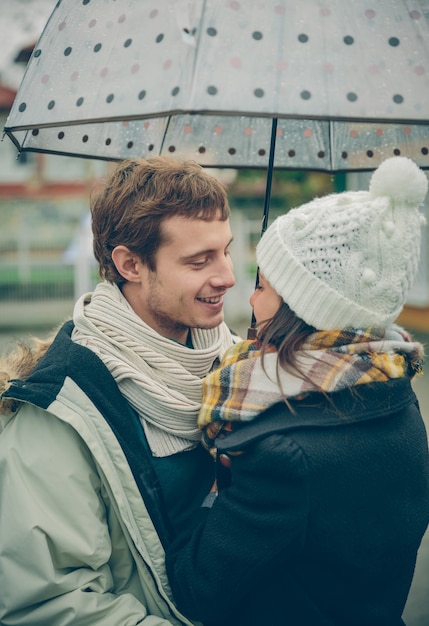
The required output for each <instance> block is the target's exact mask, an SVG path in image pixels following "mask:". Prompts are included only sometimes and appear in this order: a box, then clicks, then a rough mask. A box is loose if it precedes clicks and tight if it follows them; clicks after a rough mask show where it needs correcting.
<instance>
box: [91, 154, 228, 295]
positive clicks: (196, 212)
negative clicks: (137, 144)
mask: <svg viewBox="0 0 429 626" xmlns="http://www.w3.org/2000/svg"><path fill="white" fill-rule="evenodd" d="M176 215H178V216H182V217H185V218H190V219H201V220H204V221H211V220H214V219H220V220H226V219H228V218H229V216H230V208H229V204H228V199H227V195H226V190H225V188H224V186H223V185H222V183H220V182H219V181H218V180H216V178H214V177H213V176H212V175H211V174H209V173H208V172H206V171H205V170H204V169H203V168H202V167H201V166H200V165H198V164H197V163H195V162H194V161H180V160H176V159H172V158H170V157H154V158H151V159H147V160H146V159H133V160H126V161H122V162H121V163H120V164H119V166H118V167H117V168H116V169H115V171H114V172H113V174H112V175H111V176H110V177H109V178H108V179H107V180H106V182H105V185H104V187H103V189H102V190H101V191H99V192H98V193H93V194H92V197H91V216H92V233H93V237H94V254H95V258H96V259H97V261H98V264H99V273H100V277H101V278H103V279H105V280H107V281H109V282H111V283H117V284H121V283H123V282H124V278H123V277H122V276H121V275H120V274H119V272H118V271H117V269H116V267H115V264H114V263H113V261H112V251H113V249H114V248H115V247H116V246H119V245H123V246H126V247H127V248H129V250H131V252H132V253H133V254H136V255H137V256H138V257H139V258H140V259H141V261H142V262H143V263H145V264H147V266H148V267H149V268H150V269H151V270H152V271H154V270H155V267H156V258H155V257H156V252H157V250H158V248H159V246H160V245H161V244H162V243H164V241H165V240H164V239H163V232H162V223H163V221H164V220H165V219H167V218H169V217H173V216H176Z"/></svg>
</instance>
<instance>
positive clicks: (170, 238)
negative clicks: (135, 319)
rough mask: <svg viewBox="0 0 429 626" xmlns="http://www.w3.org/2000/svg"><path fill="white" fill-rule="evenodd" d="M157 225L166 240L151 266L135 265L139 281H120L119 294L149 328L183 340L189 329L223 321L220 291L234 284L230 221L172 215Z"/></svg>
mask: <svg viewBox="0 0 429 626" xmlns="http://www.w3.org/2000/svg"><path fill="white" fill-rule="evenodd" d="M162 229H163V233H164V235H165V237H166V243H164V244H162V245H161V246H160V248H159V249H158V252H157V254H156V259H155V262H156V270H155V271H154V272H152V271H151V270H150V269H149V268H148V267H147V265H144V264H142V263H141V262H140V263H137V266H136V267H137V268H138V273H139V281H138V282H133V283H127V284H126V285H124V289H123V291H124V296H125V297H126V298H127V300H128V301H129V302H130V304H131V306H132V307H133V309H134V310H135V312H136V313H137V315H139V316H140V317H141V318H142V319H143V321H145V322H146V324H148V325H149V326H151V328H153V329H154V330H156V331H157V332H158V333H160V334H161V335H163V336H164V337H168V338H170V339H175V340H176V341H180V342H181V343H185V342H186V339H187V335H188V330H189V328H206V329H207V328H214V327H216V326H218V325H219V324H220V323H221V322H222V321H223V317H224V315H223V299H224V295H225V293H226V292H227V290H228V289H229V288H230V287H232V286H233V285H234V283H235V279H234V274H233V272H232V262H231V258H230V254H229V246H230V243H231V241H232V235H231V228H230V224H229V220H226V221H221V220H213V221H210V222H206V221H203V220H199V219H186V218H184V217H179V216H174V217H170V218H168V219H167V220H165V221H164V222H163V225H162Z"/></svg>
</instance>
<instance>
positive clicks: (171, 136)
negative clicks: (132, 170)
mask: <svg viewBox="0 0 429 626" xmlns="http://www.w3.org/2000/svg"><path fill="white" fill-rule="evenodd" d="M428 103H429V0H300V1H299V2H297V1H296V0H186V1H184V0H170V1H169V0H61V1H60V2H58V4H57V6H56V7H55V9H54V11H53V13H52V15H51V17H50V19H49V21H48V23H47V25H46V27H45V29H44V31H43V33H42V35H41V37H40V40H39V42H38V44H37V45H36V47H35V49H34V51H33V54H32V57H31V59H30V62H29V64H28V68H27V71H26V74H25V76H24V79H23V82H22V84H21V87H20V89H19V91H18V94H17V97H16V100H15V103H14V105H13V108H12V110H11V112H10V115H9V117H8V120H7V123H6V127H5V132H6V134H7V135H8V136H9V137H10V138H11V139H12V141H13V142H14V143H15V145H16V146H17V148H18V150H19V151H21V152H25V151H38V152H50V153H56V154H65V155H74V156H78V157H90V158H99V159H107V160H119V159H124V158H130V157H136V156H151V155H156V154H175V155H176V156H181V157H186V158H191V159H194V160H196V161H198V162H199V163H201V164H202V165H205V166H216V167H231V168H240V167H254V168H266V167H269V166H270V160H271V165H274V167H275V168H283V169H292V170H314V171H318V170H319V171H328V172H335V171H351V170H372V169H374V168H375V167H377V165H378V164H379V163H380V162H381V161H382V160H384V159H385V158H387V157H389V156H392V155H398V154H401V155H403V156H408V157H410V158H412V159H414V160H415V161H416V162H417V163H418V165H420V166H421V167H422V168H429V104H428Z"/></svg>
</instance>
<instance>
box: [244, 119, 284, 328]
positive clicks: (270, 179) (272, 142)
mask: <svg viewBox="0 0 429 626" xmlns="http://www.w3.org/2000/svg"><path fill="white" fill-rule="evenodd" d="M276 137H277V117H273V121H272V124H271V139H270V154H269V158H268V170H267V184H266V186H265V199H264V214H263V217H262V228H261V237H262V235H263V234H264V232H265V231H266V230H267V227H268V214H269V212H270V199H271V186H272V182H273V171H274V154H275V151H276ZM258 285H259V272H258V271H257V272H256V282H255V289H256V288H257V286H258ZM255 324H256V319H255V316H254V314H253V311H252V320H251V322H250V326H249V328H248V329H247V339H255V338H256V334H257V329H256V327H255Z"/></svg>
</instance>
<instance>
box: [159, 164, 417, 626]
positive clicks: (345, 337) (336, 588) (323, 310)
mask: <svg viewBox="0 0 429 626" xmlns="http://www.w3.org/2000/svg"><path fill="white" fill-rule="evenodd" d="M427 185H428V183H427V178H426V176H425V175H424V174H423V172H422V171H421V170H420V169H419V168H418V167H417V166H416V165H415V164H414V163H413V162H412V161H410V160H409V159H406V158H403V157H396V158H392V159H388V160H386V161H385V162H383V163H382V165H381V166H380V167H379V168H378V170H377V171H376V172H375V173H374V175H373V177H372V180H371V185H370V190H369V192H346V193H342V194H333V195H329V196H327V197H325V198H319V199H316V200H314V201H312V202H310V203H309V204H306V205H304V206H301V207H300V208H297V209H294V210H292V211H290V212H289V213H288V214H286V215H283V216H281V217H279V218H278V219H277V220H275V222H274V223H273V224H272V225H271V226H270V228H268V230H267V231H266V233H265V234H264V235H263V237H262V238H261V241H260V243H259V244H258V246H257V261H258V265H259V268H260V284H259V286H258V288H257V289H256V291H255V293H254V294H253V295H252V297H251V301H250V302H251V304H252V306H253V309H254V314H255V318H256V320H257V323H258V336H257V339H256V341H247V342H243V343H241V344H238V345H237V346H235V347H234V348H232V349H231V350H230V351H229V352H228V353H227V354H226V356H225V358H224V360H223V362H222V366H221V368H220V369H219V370H217V371H216V372H213V373H212V374H210V375H209V376H208V377H207V379H206V383H205V390H204V393H205V397H204V401H203V406H202V409H201V413H200V416H199V423H200V426H201V427H202V428H204V439H205V441H206V444H207V445H208V446H211V445H212V444H214V445H215V448H216V456H217V462H216V465H217V468H218V474H217V483H218V485H217V486H218V489H219V492H218V493H217V492H213V493H212V494H211V495H210V496H209V497H208V498H206V500H205V502H204V505H203V507H202V508H201V510H200V512H199V513H198V519H196V520H195V525H194V527H193V528H192V529H190V530H189V532H188V533H186V534H184V535H182V536H181V537H180V538H179V539H178V540H176V541H175V542H174V543H173V545H172V546H171V549H170V550H169V551H168V553H167V568H168V574H169V578H170V582H171V585H172V589H173V593H174V595H175V599H176V601H177V603H178V605H179V607H180V608H181V610H182V611H183V612H185V613H186V614H188V615H189V617H191V618H193V619H198V620H201V621H203V622H204V623H205V624H206V625H214V624H216V625H220V624H222V625H223V626H226V625H227V624H228V625H229V624H231V625H232V624H234V626H241V625H243V626H244V625H246V626H252V625H255V626H256V625H258V626H261V625H262V624H264V625H265V624H267V625H268V624H269V625H270V626H271V625H274V624H276V625H277V624H280V625H283V624H284V625H285V626H298V625H302V626H307V625H308V626H399V625H402V624H403V623H404V622H403V621H402V619H401V615H402V612H403V608H404V605H405V602H406V599H407V595H408V592H409V588H410V585H411V581H412V577H413V571H414V566H415V561H416V555H417V550H418V547H419V545H420V542H421V539H422V536H423V534H424V532H425V529H426V527H427V524H428V521H429V456H428V446H427V437H426V432H425V427H424V424H423V421H422V418H421V415H420V412H419V408H418V403H417V399H416V397H415V395H414V393H413V391H412V388H411V385H410V379H411V378H412V377H413V376H414V375H415V374H416V373H418V372H419V371H420V370H421V363H422V356H423V348H422V346H421V345H420V344H418V343H413V342H412V341H411V339H410V338H409V336H408V335H407V334H406V333H405V331H403V330H402V329H401V328H399V327H397V326H395V325H393V322H394V320H395V319H396V318H397V316H398V315H399V313H400V311H401V309H402V306H403V304H404V302H405V298H406V295H407V291H408V288H409V287H410V286H411V284H412V282H413V279H414V277H415V274H416V270H417V266H418V250H419V243H420V231H421V225H422V222H423V218H422V216H421V215H420V213H419V211H418V208H419V206H420V205H421V204H422V202H423V201H424V198H425V195H426V192H427ZM226 468H227V469H226Z"/></svg>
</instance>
